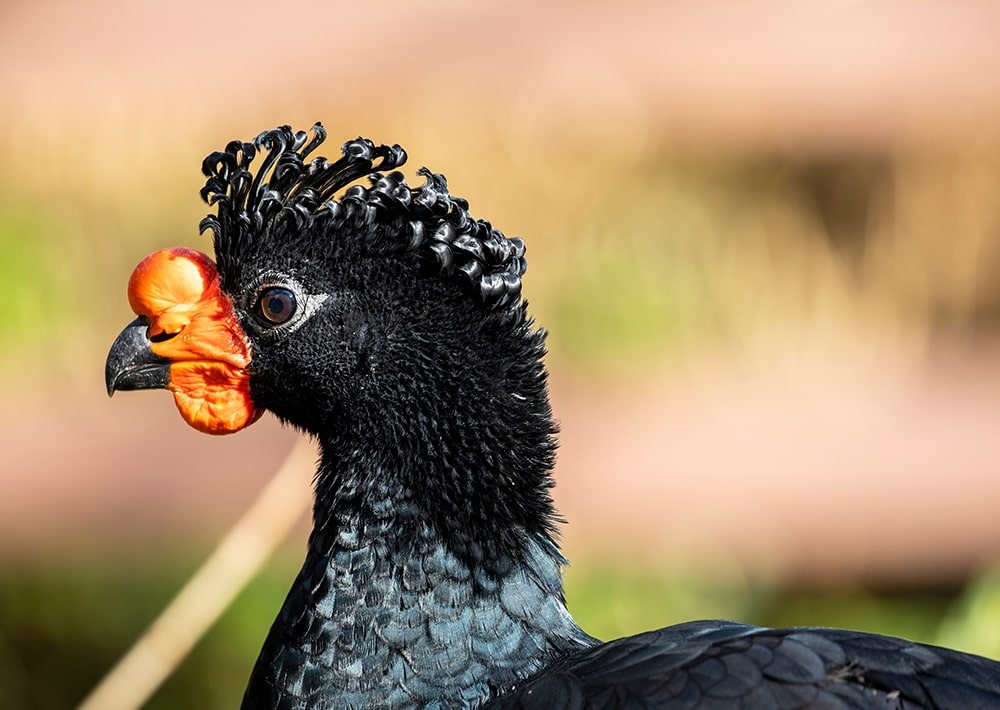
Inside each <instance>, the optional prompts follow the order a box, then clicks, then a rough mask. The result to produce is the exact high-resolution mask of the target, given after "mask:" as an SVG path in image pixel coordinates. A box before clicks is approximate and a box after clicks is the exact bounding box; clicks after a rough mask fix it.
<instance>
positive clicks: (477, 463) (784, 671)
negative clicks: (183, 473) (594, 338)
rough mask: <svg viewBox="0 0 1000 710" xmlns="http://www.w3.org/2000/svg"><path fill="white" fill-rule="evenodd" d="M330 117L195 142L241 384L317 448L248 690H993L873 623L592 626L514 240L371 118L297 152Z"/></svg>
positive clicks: (480, 693) (710, 696)
mask: <svg viewBox="0 0 1000 710" xmlns="http://www.w3.org/2000/svg"><path fill="white" fill-rule="evenodd" d="M324 137H325V132H324V131H323V129H322V127H320V126H318V125H317V126H316V127H314V129H313V132H312V133H311V134H308V133H296V132H293V131H291V130H290V129H288V128H279V129H276V130H273V131H268V132H265V133H263V134H261V135H260V136H259V137H258V138H257V139H256V140H255V141H254V142H251V143H242V142H233V143H231V144H230V145H229V146H228V147H227V148H226V150H224V151H222V152H220V153H213V154H212V155H210V156H209V157H208V158H207V159H206V161H205V164H204V171H205V174H206V176H207V182H206V185H205V189H204V190H203V192H202V195H203V197H204V198H205V199H206V200H208V201H209V202H210V203H211V204H212V205H214V206H215V209H216V213H215V214H214V215H210V216H209V217H207V218H206V219H205V220H204V221H203V222H202V229H203V230H206V229H208V230H211V231H212V232H213V233H214V238H215V248H216V257H217V263H218V267H219V272H220V278H221V282H222V285H223V287H224V289H225V291H226V292H227V293H228V294H229V296H230V297H231V298H232V299H233V302H234V304H235V306H236V310H237V314H238V316H239V318H240V320H241V323H242V324H243V325H244V328H245V330H246V333H247V336H248V338H249V340H250V349H251V353H252V359H251V363H250V366H249V367H250V373H251V380H250V387H251V394H252V397H253V400H254V403H255V405H256V406H258V407H260V408H265V409H269V410H271V411H272V412H274V413H275V414H276V415H277V416H278V417H279V418H281V419H283V420H285V421H287V422H289V423H291V424H293V425H295V426H297V427H299V428H301V429H303V430H304V431H306V432H308V433H309V434H310V435H312V436H313V437H315V438H316V439H317V440H318V441H319V443H320V446H321V450H322V458H321V461H320V464H319V469H318V472H317V477H316V502H315V507H314V516H313V517H314V530H313V533H312V535H311V537H310V541H309V546H308V550H307V554H306V560H305V563H304V565H303V568H302V571H301V572H300V573H299V576H298V578H297V579H296V581H295V583H294V584H293V586H292V589H291V591H290V592H289V595H288V597H287V599H286V601H285V603H284V605H283V607H282V609H281V612H280V613H279V616H278V618H277V619H276V621H275V623H274V625H273V627H272V629H271V631H270V633H269V635H268V638H267V640H266V642H265V644H264V647H263V649H262V651H261V654H260V657H259V659H258V661H257V664H256V666H255V668H254V671H253V674H252V677H251V680H250V684H249V686H248V688H247V691H246V696H245V698H244V707H247V708H303V709H304V708H350V707H357V708H360V707H366V708H367V707H371V708H374V707H378V708H382V707H436V708H445V707H448V708H451V707H479V706H482V705H483V704H485V703H491V702H492V703H494V705H493V706H495V707H526V708H527V707H531V708H535V707H537V708H553V707H581V708H582V707H664V706H669V707H703V708H713V707H776V708H791V707H807V706H809V707H817V706H822V707H938V706H940V707H984V706H987V705H989V704H997V705H1000V665H997V664H995V663H993V662H990V661H985V660H983V659H978V658H973V657H969V656H963V655H961V654H956V653H953V652H947V651H942V650H939V649H932V648H929V647H925V646H918V645H914V644H910V643H908V642H905V641H900V640H896V639H886V638H884V637H879V636H870V635H864V634H861V635H859V634H852V633H848V632H839V631H827V630H816V629H803V630H780V631H769V630H761V629H756V628H753V627H746V626H742V625H737V624H731V623H728V622H697V623H694V624H688V625H682V626H678V627H672V628H668V629H662V630H660V631H654V632H650V633H648V634H642V635H639V636H634V637H631V638H628V639H622V640H618V641H614V642H611V643H608V644H603V645H599V644H598V642H597V641H595V640H594V639H592V638H591V637H589V636H587V635H586V634H585V633H584V632H582V631H581V630H580V629H579V628H578V627H577V625H576V624H575V622H574V621H573V619H572V617H571V616H570V615H569V613H568V611H567V609H566V605H565V602H564V600H563V595H562V581H561V567H562V565H563V564H564V560H563V559H562V557H561V555H560V553H559V550H558V547H557V545H556V543H555V539H554V535H555V521H556V516H555V512H554V509H553V505H552V500H551V496H550V488H551V485H552V481H551V476H550V472H551V468H552V464H553V458H554V452H555V439H554V434H555V424H554V422H553V418H552V413H551V410H550V407H549V400H548V393H547V386H546V374H545V370H544V367H543V365H542V356H543V354H544V345H543V336H542V334H541V333H540V332H539V331H537V330H536V329H535V328H534V327H533V325H532V322H531V320H530V319H529V318H528V316H527V314H526V306H525V304H524V302H523V301H522V300H521V299H520V290H521V277H522V276H523V274H524V269H525V262H524V247H523V244H522V243H521V242H520V240H517V239H509V238H507V237H505V236H504V235H503V234H502V233H501V232H499V231H498V230H496V229H495V228H493V227H492V226H491V225H490V224H489V223H488V222H484V221H481V220H477V219H474V218H473V217H472V216H471V215H470V213H469V206H468V203H467V202H466V201H465V200H463V199H461V198H458V197H455V196H453V195H451V194H450V193H449V192H448V188H447V183H446V182H445V180H444V178H443V177H442V176H440V175H436V174H434V173H431V172H430V171H427V170H421V171H420V174H421V175H422V176H423V178H424V183H423V185H421V186H419V187H416V188H411V187H409V186H408V185H407V184H406V182H405V180H404V179H403V176H402V174H400V173H399V172H394V170H395V168H397V167H399V166H400V165H401V164H402V163H403V161H404V160H405V157H406V155H405V153H404V152H403V150H402V149H401V148H399V147H398V146H392V147H385V146H376V145H375V144H374V143H372V142H371V141H368V140H365V139H360V138H359V139H357V140H354V141H350V142H348V143H346V144H345V145H344V147H343V149H342V154H343V155H342V157H340V158H339V159H338V160H336V161H332V162H331V161H327V160H326V159H325V158H321V157H317V158H313V157H311V156H312V154H313V152H314V151H315V149H316V148H317V147H318V146H319V145H320V143H322V141H323V139H324ZM373 171H376V172H375V174H373V175H371V176H370V177H369V179H368V181H367V184H365V185H359V184H353V183H354V181H356V180H358V179H360V178H363V177H364V176H365V175H366V174H368V173H371V172H373ZM377 171H393V172H388V173H379V172H377ZM340 191H343V192H342V194H337V193H340ZM272 286H278V287H280V288H282V289H284V291H283V293H284V294H285V295H286V296H287V295H288V294H291V297H292V298H294V299H297V300H296V303H297V304H298V305H299V306H300V315H299V316H298V317H297V318H296V319H295V320H293V321H291V322H290V324H289V325H287V326H284V325H283V326H281V327H271V326H270V324H268V323H265V322H263V321H262V319H261V318H260V317H259V316H260V314H259V313H257V314H255V310H254V309H255V308H259V305H255V304H259V294H260V293H261V289H262V288H268V287H272ZM824 703H825V704H824Z"/></svg>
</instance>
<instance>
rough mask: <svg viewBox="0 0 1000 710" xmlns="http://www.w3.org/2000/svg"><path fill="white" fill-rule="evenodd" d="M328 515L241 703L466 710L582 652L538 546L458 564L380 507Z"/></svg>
mask: <svg viewBox="0 0 1000 710" xmlns="http://www.w3.org/2000/svg"><path fill="white" fill-rule="evenodd" d="M328 512H330V513H332V514H333V518H332V519H329V520H327V521H326V523H325V524H323V525H321V526H318V527H317V528H316V529H315V530H314V532H313V534H312V536H311V538H310V543H309V550H308V554H307V557H306V561H305V564H304V566H303V568H302V570H301V572H300V573H299V576H298V579H297V580H296V582H295V584H294V585H293V587H292V591H291V592H290V593H289V596H288V598H287V599H286V601H285V604H284V606H283V607H282V610H281V613H280V615H279V617H278V619H277V621H276V622H275V624H274V626H273V627H272V629H271V632H270V634H269V636H268V640H267V642H266V643H265V645H264V648H263V650H262V651H261V656H260V659H259V660H258V662H257V666H256V668H255V671H254V674H253V677H252V678H251V683H250V686H249V687H248V689H247V696H246V698H247V700H246V701H245V703H251V700H252V702H261V703H263V704H264V705H263V706H266V707H272V706H281V707H312V706H319V705H322V706H324V707H414V706H423V705H425V704H427V703H430V702H432V701H438V702H443V703H444V704H445V705H447V706H448V707H477V706H479V705H480V704H482V703H484V702H486V701H488V700H489V699H490V698H492V697H495V696H497V695H499V694H501V693H503V692H505V691H507V690H509V689H511V688H512V687H514V686H515V685H517V684H518V683H519V682H520V681H523V680H524V679H526V678H528V677H529V676H531V675H532V674H534V673H535V672H537V671H538V670H540V669H541V668H543V667H544V666H545V665H547V664H548V663H550V662H551V661H552V660H553V659H554V658H557V657H560V656H562V655H565V654H567V653H570V652H572V651H574V650H577V649H579V648H582V647H584V646H586V645H589V644H590V643H591V642H592V640H591V639H590V638H589V637H587V636H586V635H585V634H583V632H582V631H580V629H579V627H577V625H576V623H575V622H574V621H573V619H572V617H571V616H570V615H569V612H568V611H567V610H566V606H565V602H564V599H563V594H562V579H561V569H560V568H561V565H562V564H563V563H564V560H563V558H562V556H561V555H560V554H559V552H558V550H557V549H556V547H555V545H554V544H553V543H552V542H551V540H550V539H548V537H547V536H544V535H543V536H537V535H528V536H526V537H525V538H524V539H523V544H522V547H521V549H520V550H519V551H518V554H517V555H516V556H507V555H503V556H500V557H497V558H494V559H484V560H482V561H481V562H480V563H479V564H478V565H474V566H470V565H469V564H468V563H467V562H465V561H463V560H462V559H460V558H459V557H458V556H456V555H455V554H454V553H453V552H451V550H450V549H449V545H448V543H447V542H446V541H445V540H444V539H443V538H442V537H441V535H440V534H439V533H438V532H437V531H436V530H435V529H434V527H433V526H432V525H431V524H429V523H428V522H427V521H425V520H422V519H421V518H420V516H419V515H411V514H410V513H408V512H407V511H401V510H400V509H399V506H398V503H397V501H395V500H393V499H391V498H373V499H369V500H368V506H367V507H366V508H364V509H357V508H355V509H353V510H352V509H351V508H350V507H341V508H337V509H335V510H330V511H328ZM411 512H413V511H411ZM290 701H294V702H290ZM296 702H298V703H300V704H295V703H296ZM267 703H271V704H270V705H268V704H267ZM245 707H254V705H252V704H247V705H245Z"/></svg>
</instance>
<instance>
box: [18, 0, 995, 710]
mask: <svg viewBox="0 0 1000 710" xmlns="http://www.w3.org/2000/svg"><path fill="white" fill-rule="evenodd" d="M998 26H1000V4H998V3H996V2H975V1H973V0H969V1H967V2H960V3H935V2H929V1H924V0H916V1H914V0H906V1H905V2H904V1H903V0H884V1H882V2H864V1H860V0H828V1H826V2H815V3H808V4H803V3H795V2H782V1H780V0H770V1H767V0H756V1H754V2H746V3H739V4H735V6H733V5H729V4H719V3H714V2H704V1H702V0H673V1H671V2H652V1H648V2H643V1H641V0H631V1H626V2H615V3H612V2H601V1H599V0H595V1H593V2H586V3H578V2H569V1H568V0H567V1H563V2H552V3H546V4H537V3H528V2H524V1H522V0H514V1H513V2H511V1H510V0H507V1H505V2H502V3H501V2H482V3H478V4H465V3H459V2H455V1H454V0H434V1H432V2H429V3H419V4H417V3H402V2H392V1H387V2H380V3H368V4H362V3H338V2H308V3H292V4H286V5H278V4H276V3H273V2H266V3H265V2H260V1H256V0H255V1H250V2H240V3H236V2H232V1H229V2H219V3H212V4H205V3H200V2H194V1H193V0H181V1H180V2H174V3H158V4H154V3H143V2H139V3H135V2H125V1H124V0H92V1H91V2H88V3H71V2H68V1H65V2H56V1H42V2H35V3H27V2H10V1H8V2H4V3H2V4H0V85H2V86H3V87H4V90H3V97H2V99H0V165H2V170H0V279H2V283H3V285H4V287H5V289H6V291H5V293H6V296H5V297H4V298H3V305H4V307H5V312H4V317H3V319H2V323H3V325H2V327H0V391H2V392H3V395H2V396H3V406H2V407H0V707H10V708H27V707H30V708H65V707H72V706H73V705H75V704H76V703H77V702H79V700H80V699H81V698H82V697H83V695H84V694H85V693H86V692H87V691H88V690H89V689H90V687H92V686H93V684H94V683H96V681H97V680H98V678H99V677H100V676H101V675H102V674H103V673H104V671H105V670H106V669H107V668H108V667H109V666H110V665H111V664H112V663H113V662H114V661H115V660H116V659H117V658H118V657H119V656H120V655H121V654H122V653H123V652H124V650H125V649H126V648H127V647H128V646H129V645H130V644H131V642H132V641H133V639H134V638H135V637H136V636H137V635H138V634H139V633H141V631H142V630H143V629H144V628H145V627H146V625H147V624H148V623H149V622H150V620H151V619H152V618H153V617H154V616H155V615H156V613H157V612H158V611H159V610H160V609H161V608H162V606H163V605H164V604H165V603H166V601H167V600H168V599H169V598H170V597H171V596H172V595H173V593H174V592H175V591H176V590H177V589H178V588H179V587H180V586H181V585H182V584H183V582H184V581H185V580H186V579H187V578H188V577H189V576H190V574H191V573H192V572H193V571H194V569H196V567H197V566H198V564H199V563H200V562H201V560H203V559H204V558H205V557H206V556H207V555H208V553H209V552H210V551H211V549H212V548H213V546H214V544H215V543H216V541H217V540H218V539H219V538H220V536H221V535H223V534H224V532H225V531H226V530H227V529H228V528H229V527H230V526H231V525H232V524H233V522H234V521H235V520H236V519H237V517H238V516H239V515H240V513H241V512H242V511H243V510H244V509H245V508H246V507H247V505H249V503H250V501H251V500H252V499H253V498H254V496H255V495H256V493H257V492H258V491H259V490H260V489H261V487H262V486H263V485H264V483H265V482H266V481H267V480H268V478H269V477H270V475H271V474H272V472H273V471H274V470H275V468H276V467H277V466H278V465H279V464H280V463H281V461H282V460H283V459H284V457H285V455H286V453H287V451H288V450H289V449H290V447H291V445H292V443H293V441H294V434H293V433H292V432H290V431H287V430H283V429H281V428H280V427H279V426H277V425H276V424H275V423H274V422H273V421H271V420H269V419H265V420H262V421H261V422H260V423H258V424H257V425H255V426H254V427H252V428H251V429H249V430H247V431H245V432H242V433H240V434H237V435H234V436H232V437H226V438H222V439H216V438H211V437H205V436H202V435H200V434H198V433H197V432H195V431H194V430H192V429H189V428H188V427H187V426H186V425H185V424H184V423H183V422H182V421H181V419H180V417H179V416H177V414H176V412H175V411H174V408H173V405H172V403H171V401H170V397H169V395H167V394H166V393H142V394H129V395H124V396H118V397H115V399H114V400H113V401H111V400H109V399H108V398H107V396H106V394H105V392H104V385H103V378H102V370H103V363H104V357H105V354H106V352H107V348H108V347H109V345H110V343H111V342H112V340H113V338H114V337H115V335H116V334H117V333H118V331H119V330H120V328H121V327H122V326H124V324H125V323H127V322H128V321H129V320H131V318H132V316H131V314H130V312H129V309H128V304H127V302H126V299H125V285H126V281H127V279H128V276H129V273H130V271H131V269H132V267H133V266H134V264H135V263H136V262H138V261H139V259H140V258H141V257H142V256H144V255H145V254H146V253H147V252H150V251H152V250H154V249H158V248H161V247H165V246H173V245H181V244H182V245H187V246H192V247H195V248H200V249H203V250H207V249H209V241H208V238H207V237H206V238H202V237H199V235H198V233H197V223H198V220H199V219H200V218H201V217H202V216H203V215H204V214H205V213H206V212H207V207H206V206H205V205H204V204H203V203H202V202H201V201H200V200H199V198H198V196H197V192H198V189H199V188H200V187H201V185H202V177H201V174H200V170H199V167H200V161H201V159H202V158H203V157H204V155H206V154H207V153H208V152H210V151H212V150H216V149H220V148H222V147H223V146H224V145H225V144H226V142H228V141H229V140H231V139H234V138H240V139H244V140H248V139H250V138H252V137H253V136H255V135H256V134H257V133H258V132H259V131H261V130H263V129H265V128H270V127H273V126H276V125H279V124H284V123H290V124H292V125H293V126H294V127H297V128H300V129H305V128H308V127H309V126H310V125H312V123H313V122H314V121H316V120H322V121H323V122H324V124H325V125H326V127H327V128H328V130H329V132H330V134H331V140H330V143H329V144H328V145H327V146H326V151H327V153H328V154H335V153H336V151H337V146H338V145H339V143H340V142H341V141H343V140H346V139H349V138H353V137H355V136H357V135H365V136H367V137H370V138H372V139H374V140H375V141H380V142H389V143H391V142H398V143H400V144H402V145H403V146H405V147H406V149H407V151H408V152H409V155H410V161H411V163H410V165H409V166H408V167H407V169H406V170H407V172H408V174H412V173H413V172H415V171H416V169H417V168H418V167H419V166H421V165H427V166H428V167H430V168H431V169H433V170H435V171H438V172H443V173H445V174H446V175H447V176H448V178H449V181H450V185H451V188H452V191H453V192H454V193H456V194H459V195H463V196H465V197H467V198H468V199H469V200H470V202H471V204H472V208H473V212H474V214H476V215H477V216H479V217H482V218H485V219H489V220H490V221H492V222H493V223H494V224H496V225H498V226H499V227H500V228H501V229H503V230H504V231H505V232H506V233H507V234H508V235H510V236H522V237H523V238H524V239H525V240H526V242H527V244H528V256H529V261H530V265H531V266H530V269H529V273H528V278H527V280H526V286H525V292H526V295H527V298H528V299H529V301H530V302H531V306H532V310H533V313H534V315H535V317H536V319H537V321H538V322H539V323H540V324H541V325H544V326H545V327H546V328H547V329H548V330H549V331H550V333H551V335H550V339H549V345H550V350H551V353H550V357H549V360H548V363H549V367H550V370H551V371H552V393H553V400H554V407H555V410H556V413H557V416H558V417H559V419H560V422H561V428H562V448H561V453H560V457H559V463H558V468H557V480H558V486H557V489H556V496H557V499H558V504H559V506H560V509H561V511H562V513H563V514H564V516H565V517H566V519H567V520H568V525H566V526H565V528H564V533H563V543H564V547H565V549H566V552H567V554H568V556H569V557H570V558H571V559H572V560H573V563H574V564H573V565H572V567H571V568H570V570H569V572H568V575H567V584H568V597H569V603H570V608H571V609H572V610H573V611H574V612H575V613H576V615H577V616H578V618H579V619H580V621H581V622H582V624H583V626H584V627H585V628H587V629H588V630H589V631H591V632H592V633H594V634H596V635H599V636H604V637H612V636H616V635H621V634H625V633H630V632H634V631H638V630H641V629H644V628H649V627H651V626H654V625H655V626H661V625H665V624H667V623H673V622H677V621H682V620H689V619H693V618H700V617H726V618H734V619H739V620H743V621H750V622H756V623H761V624H825V625H838V626H848V627H853V628H862V629H865V630H870V631H881V632H888V633H894V634H900V635H904V636H908V637H910V638H916V639H919V640H924V641H931V642H939V643H946V644H949V645H955V646H958V647H960V648H963V649H965V650H971V651H977V652H980V653H985V654H989V655H993V656H1000V638H998V636H1000V591H997V590H998V586H1000V581H998V578H997V575H996V574H994V573H993V572H992V571H991V570H992V565H994V564H996V563H998V562H1000V521H998V518H997V516H996V513H995V509H996V502H997V500H998V494H1000V475H998V474H1000V435H998V432H1000V121H998V119H1000V71H998V69H1000V43H998V42H996V31H995V30H996V28H997V27H998ZM309 482H310V472H309V471H303V475H302V486H303V488H305V487H307V486H308V485H309ZM306 534H307V528H306V526H305V524H302V525H301V526H300V527H299V529H298V530H297V532H296V533H295V534H294V535H293V536H292V538H291V539H290V540H289V541H288V542H287V543H286V544H285V546H284V547H283V548H282V550H281V552H280V554H279V555H278V556H277V557H276V559H275V560H274V561H273V563H272V564H271V565H270V566H269V567H268V569H267V570H266V571H265V572H264V574H263V575H262V576H261V577H260V578H259V579H257V580H256V581H255V582H254V583H253V584H252V585H251V586H250V587H249V588H248V589H247V590H246V591H245V592H244V593H243V594H242V595H241V596H240V597H239V599H238V600H237V602H236V603H235V604H234V605H233V607H231V609H230V610H229V611H228V612H227V614H226V616H225V617H224V618H223V619H222V621H221V622H220V623H219V624H218V625H217V626H216V627H215V628H214V629H213V630H212V632H211V633H210V634H209V636H208V637H207V638H206V639H205V640H204V641H203V642H202V643H201V644H200V645H199V646H198V647H197V649H196V650H195V652H194V654H193V655H192V657H191V658H189V659H188V661H186V662H185V663H184V664H183V665H182V666H181V668H180V669H179V671H178V673H177V674H176V675H175V676H174V677H172V678H171V679H170V680H169V681H168V682H167V683H166V684H165V685H164V686H163V688H162V689H161V690H160V691H159V692H158V693H157V694H156V695H155V696H154V697H153V699H152V700H151V701H150V703H149V707H151V708H175V707H195V706H196V707H202V708H210V707H219V708H223V707H233V706H234V705H235V704H236V702H237V700H238V698H239V697H240V696H241V694H242V689H243V685H244V683H245V681H246V678H247V675H248V673H249V669H250V666H251V664H252V662H253V660H254V658H255V657H256V653H257V650H258V648H259V646H260V643H261V641H262V639H263V636H264V634H265V632H266V629H267V627H268V626H269V625H270V623H271V621H272V619H273V617H274V614H275V613H276V611H277V608H278V606H279V605H280V602H281V600H282V599H283V597H284V594H285V592H286V590H287V588H288V586H289V585H290V584H291V580H292V577H293V576H294V573H295V571H296V570H297V567H298V564H299V562H300V561H301V557H302V554H303V550H304V544H305V536H306Z"/></svg>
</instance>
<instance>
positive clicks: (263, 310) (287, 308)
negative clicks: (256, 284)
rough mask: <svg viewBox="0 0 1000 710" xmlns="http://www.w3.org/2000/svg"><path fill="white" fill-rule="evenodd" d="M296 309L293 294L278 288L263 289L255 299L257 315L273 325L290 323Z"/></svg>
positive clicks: (296, 305)
mask: <svg viewBox="0 0 1000 710" xmlns="http://www.w3.org/2000/svg"><path fill="white" fill-rule="evenodd" d="M297 309H298V303H297V302H296V300H295V294H294V293H292V292H291V291H289V290H288V289H287V288H282V287H280V286H272V287H271V288H268V289H265V290H264V291H263V292H262V293H261V294H260V297H259V298H258V299H257V315H259V316H260V317H261V318H263V319H264V320H265V321H267V322H268V323H272V324H274V325H281V324H282V323H287V322H288V321H290V320H291V319H292V316H294V315H295V311H296V310H297Z"/></svg>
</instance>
